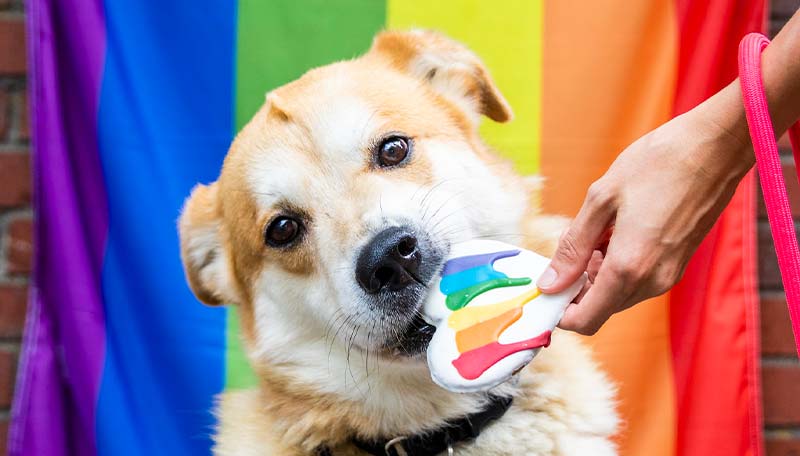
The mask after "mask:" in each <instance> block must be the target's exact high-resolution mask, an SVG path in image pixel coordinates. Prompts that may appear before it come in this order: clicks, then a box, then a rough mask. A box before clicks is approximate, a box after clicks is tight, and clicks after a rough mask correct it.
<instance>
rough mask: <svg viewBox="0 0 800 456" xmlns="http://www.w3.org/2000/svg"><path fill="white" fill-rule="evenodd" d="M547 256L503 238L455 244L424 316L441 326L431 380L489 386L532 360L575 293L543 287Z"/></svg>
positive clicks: (467, 387)
mask: <svg viewBox="0 0 800 456" xmlns="http://www.w3.org/2000/svg"><path fill="white" fill-rule="evenodd" d="M549 262H550V260H549V259H548V258H546V257H543V256H541V255H539V254H536V253H534V252H531V251H529V250H525V249H521V248H519V247H515V246H512V245H509V244H505V243H503V242H498V241H485V240H474V241H468V242H464V243H460V244H455V245H454V246H453V248H452V251H451V254H450V258H449V259H448V261H447V262H446V263H445V265H444V268H443V270H442V273H441V277H440V278H439V280H438V281H437V282H434V283H433V284H432V291H431V296H429V297H428V300H427V301H426V302H425V305H424V307H423V316H424V317H425V320H427V321H428V322H429V323H430V324H432V325H434V326H436V332H435V333H434V335H433V338H432V339H431V342H430V345H429V346H428V367H429V369H430V371H431V377H432V378H433V380H434V381H435V382H436V383H437V384H439V385H440V386H442V387H443V388H445V389H448V390H450V391H457V392H469V391H479V390H486V389H489V388H492V387H494V386H497V385H499V384H500V383H503V382H504V381H506V380H508V379H509V378H511V376H512V375H514V373H516V372H517V371H518V370H520V369H521V368H522V367H524V366H525V365H526V364H528V363H529V362H531V360H532V359H533V357H534V356H536V353H538V352H539V350H540V349H541V348H542V347H546V346H548V345H549V344H550V334H551V332H552V331H553V329H554V328H555V327H556V325H557V324H558V322H559V320H561V317H562V315H564V309H566V307H567V305H568V304H569V303H570V302H571V301H572V299H573V298H574V297H575V296H577V294H578V293H579V292H580V290H581V288H582V287H583V284H584V283H585V282H586V277H585V275H584V276H582V277H581V278H580V279H579V280H578V281H576V282H575V283H574V284H572V285H571V286H570V287H569V288H568V289H567V290H565V291H563V292H561V293H558V294H543V293H541V292H540V291H539V289H538V288H537V287H536V279H538V278H539V276H540V275H541V274H542V273H543V272H544V270H545V268H546V267H547V265H548V263H549Z"/></svg>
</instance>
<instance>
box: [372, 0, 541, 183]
mask: <svg viewBox="0 0 800 456" xmlns="http://www.w3.org/2000/svg"><path fill="white" fill-rule="evenodd" d="M542 3H543V2H542V0H507V1H502V2H488V1H485V0H436V1H430V0H388V1H387V6H386V14H387V18H386V19H387V20H386V24H387V26H388V27H389V28H392V29H408V28H413V27H418V28H427V29H434V30H439V31H442V32H444V33H446V34H447V35H449V36H450V37H452V38H454V39H456V40H459V41H461V42H463V43H464V44H466V45H467V46H469V47H470V49H472V50H473V51H475V52H476V53H477V54H478V56H480V58H481V59H482V60H483V62H484V63H485V64H486V66H487V67H488V68H489V71H490V72H491V74H492V77H493V78H494V80H495V82H496V83H497V85H498V87H499V88H500V91H501V92H502V93H503V95H505V97H506V99H508V102H509V103H510V104H511V107H512V109H513V110H514V120H513V121H512V122H511V123H509V124H497V123H494V122H491V121H488V120H487V121H484V123H483V125H482V126H481V133H482V134H483V137H484V139H485V140H486V142H487V143H489V144H490V145H491V146H492V147H494V148H495V149H497V150H498V151H499V152H500V153H501V154H503V155H505V156H507V157H509V158H511V159H512V160H514V162H515V164H516V166H517V169H518V170H520V171H521V172H523V173H535V172H537V171H538V170H539V142H540V124H541V122H540V103H541V85H542V84H541V81H542V72H541V68H542V66H541V61H542V23H543V8H542Z"/></svg>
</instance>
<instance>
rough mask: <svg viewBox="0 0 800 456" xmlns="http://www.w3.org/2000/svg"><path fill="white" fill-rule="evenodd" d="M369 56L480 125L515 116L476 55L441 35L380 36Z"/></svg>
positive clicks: (426, 32)
mask: <svg viewBox="0 0 800 456" xmlns="http://www.w3.org/2000/svg"><path fill="white" fill-rule="evenodd" d="M367 55H375V56H379V57H382V58H384V59H385V61H387V62H389V64H390V65H391V66H392V67H394V68H395V69H398V70H400V71H401V72H403V73H406V74H408V75H411V76H413V77H415V78H417V79H419V80H420V81H421V82H423V83H425V84H428V85H430V87H431V88H433V89H434V90H435V91H436V92H438V93H439V94H441V95H442V96H444V97H445V98H447V99H449V100H451V101H452V102H454V103H455V104H456V105H457V106H459V107H460V108H462V109H463V110H464V112H465V113H467V114H469V115H470V117H471V118H472V119H473V120H474V122H475V123H476V124H477V122H478V121H479V120H480V116H481V115H485V116H487V117H489V118H490V119H492V120H494V121H496V122H508V121H509V120H511V119H512V118H513V116H514V114H513V113H512V111H511V106H509V104H508V102H507V101H506V99H505V98H504V97H503V94H502V93H500V89H499V88H498V87H497V85H496V84H495V83H494V80H492V77H491V75H489V70H487V69H486V66H485V65H484V64H483V62H482V61H481V59H480V58H478V56H477V55H475V53H473V52H472V51H470V50H469V49H467V47H466V46H464V45H463V44H461V43H459V42H457V41H454V40H451V39H450V38H447V37H446V36H444V35H442V34H441V33H437V32H433V31H429V30H411V31H406V32H401V31H388V32H382V33H379V34H378V35H377V36H376V37H375V40H374V41H373V42H372V47H371V48H370V51H369V52H368V54H367Z"/></svg>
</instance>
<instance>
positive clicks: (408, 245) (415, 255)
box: [356, 227, 422, 293]
mask: <svg viewBox="0 0 800 456" xmlns="http://www.w3.org/2000/svg"><path fill="white" fill-rule="evenodd" d="M421 263H422V253H421V252H420V249H419V248H418V246H417V238H416V236H414V233H413V232H412V231H411V230H410V229H409V228H406V227H392V228H387V229H385V230H383V231H381V232H380V233H378V234H377V235H375V237H374V238H372V240H370V241H369V243H367V245H365V246H364V248H363V249H362V250H361V254H359V256H358V261H357V262H356V280H358V283H359V285H361V288H363V289H364V291H366V292H367V293H379V292H381V291H387V290H390V291H397V290H401V289H403V288H405V287H407V286H408V285H410V284H411V283H413V282H415V281H417V280H419V268H420V264H421Z"/></svg>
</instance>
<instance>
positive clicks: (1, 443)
mask: <svg viewBox="0 0 800 456" xmlns="http://www.w3.org/2000/svg"><path fill="white" fill-rule="evenodd" d="M7 448H8V419H7V418H6V419H3V420H2V421H0V454H8V453H7Z"/></svg>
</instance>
